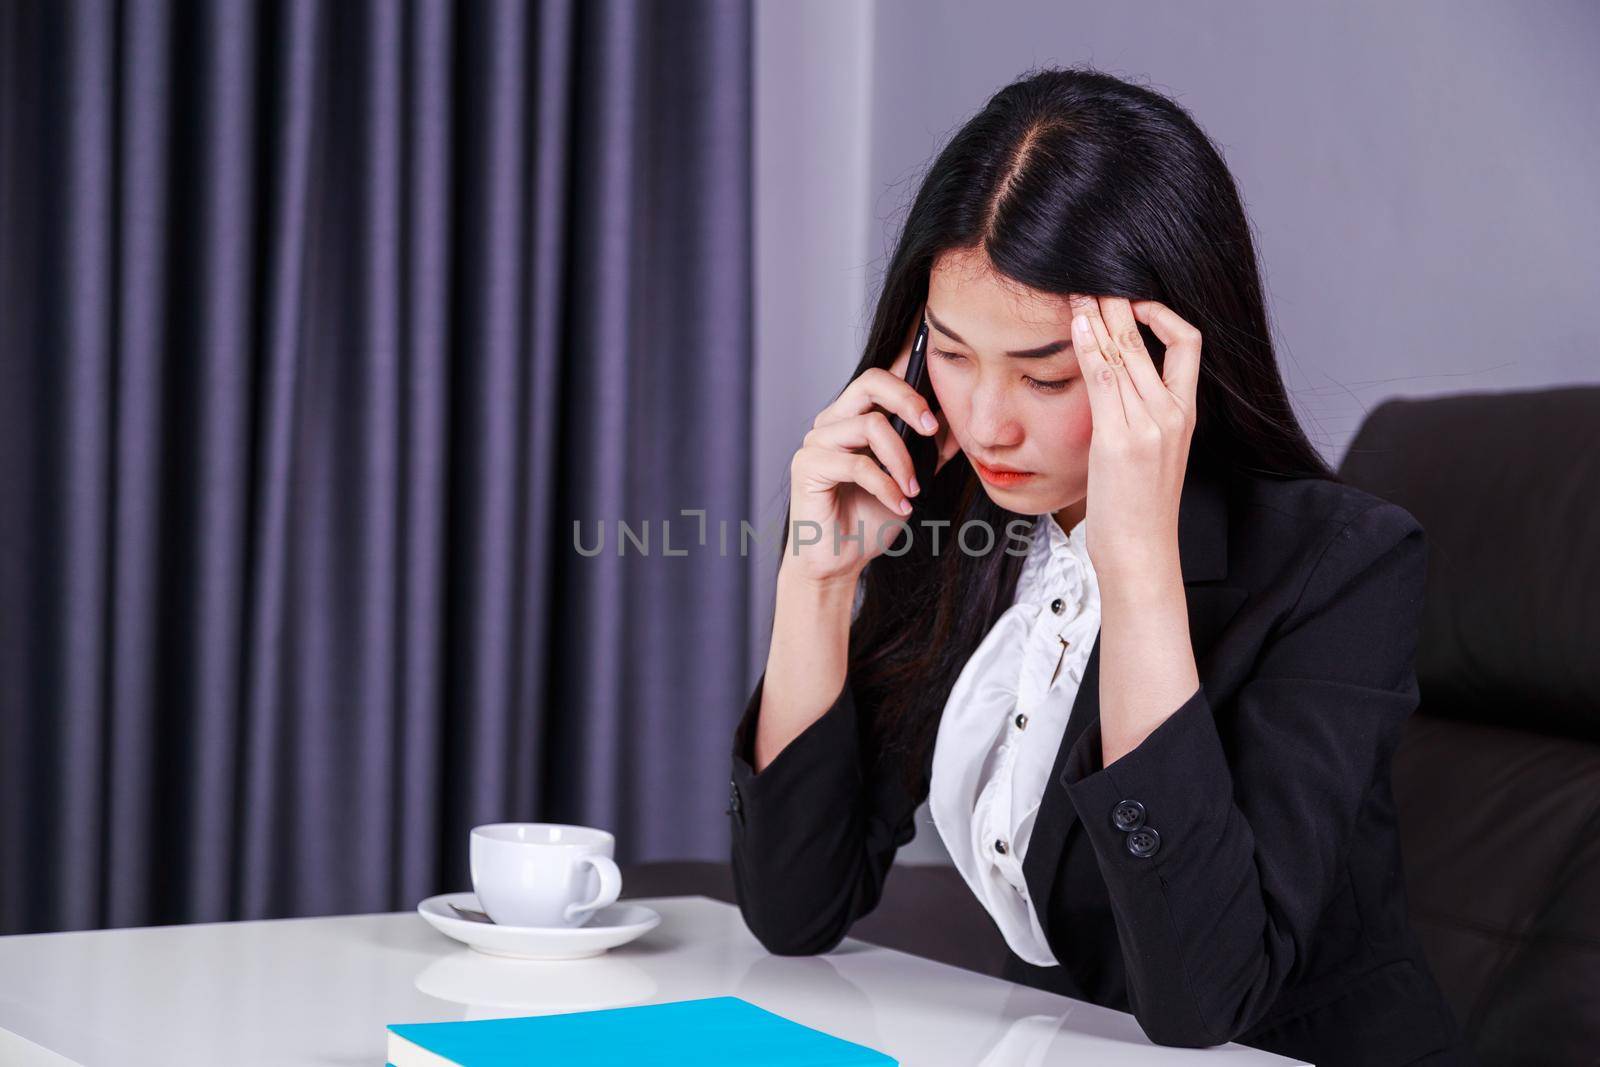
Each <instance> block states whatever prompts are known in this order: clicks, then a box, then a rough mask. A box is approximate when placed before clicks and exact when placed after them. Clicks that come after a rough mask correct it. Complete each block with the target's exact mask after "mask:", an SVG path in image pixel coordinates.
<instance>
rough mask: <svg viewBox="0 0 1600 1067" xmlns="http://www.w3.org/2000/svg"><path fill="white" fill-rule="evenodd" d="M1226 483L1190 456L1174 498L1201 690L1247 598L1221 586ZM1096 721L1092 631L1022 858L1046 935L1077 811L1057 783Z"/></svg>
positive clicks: (1240, 591) (1097, 689) (1097, 703)
mask: <svg viewBox="0 0 1600 1067" xmlns="http://www.w3.org/2000/svg"><path fill="white" fill-rule="evenodd" d="M1225 478H1226V476H1225V474H1224V473H1222V472H1221V471H1219V470H1217V469H1216V468H1214V467H1212V466H1211V465H1209V464H1204V463H1201V462H1199V461H1198V460H1196V459H1195V458H1194V457H1193V456H1191V460H1190V464H1189V468H1188V470H1187V471H1186V473H1185V475H1184V485H1183V490H1182V495H1181V497H1180V498H1179V501H1178V556H1179V562H1180V564H1181V567H1182V572H1183V590H1184V597H1185V599H1186V600H1187V602H1188V608H1189V638H1190V643H1191V644H1192V645H1193V647H1194V653H1195V665H1196V666H1197V667H1198V668H1199V672H1200V680H1201V684H1202V686H1203V685H1204V683H1205V679H1206V677H1207V676H1208V674H1209V673H1210V672H1209V671H1208V670H1207V660H1208V657H1207V653H1209V651H1210V650H1211V647H1212V645H1213V644H1214V643H1215V641H1216V638H1217V635H1218V634H1219V633H1220V632H1221V630H1222V628H1223V627H1224V626H1226V625H1227V623H1228V621H1229V620H1230V619H1232V618H1233V616H1234V614H1235V613H1236V612H1237V611H1238V610H1239V607H1240V606H1241V605H1242V604H1243V603H1244V601H1245V598H1246V597H1247V596H1248V594H1247V592H1246V591H1245V590H1244V589H1243V588H1241V587H1239V586H1232V585H1227V584H1225V583H1223V582H1222V581H1221V579H1223V578H1224V577H1226V575H1227V571H1228V499H1227V482H1226V480H1225ZM1099 717H1100V635H1099V634H1096V635H1095V639H1094V646H1093V647H1092V648H1091V649H1090V650H1089V659H1088V661H1087V662H1086V663H1085V664H1084V670H1083V681H1082V682H1081V683H1080V684H1079V686H1078V694H1077V697H1076V698H1075V699H1074V700H1073V703H1072V712H1071V714H1070V716H1069V717H1068V719H1067V729H1066V733H1065V734H1064V735H1063V736H1062V739H1061V746H1060V747H1059V748H1058V749H1057V750H1056V758H1055V764H1054V766H1053V767H1052V769H1051V771H1050V779H1049V781H1047V782H1046V783H1045V790H1044V796H1043V797H1042V798H1041V800H1040V802H1039V813H1038V816H1037V818H1036V820H1035V822H1034V827H1033V833H1032V835H1031V836H1030V837H1029V839H1028V850H1027V854H1026V856H1024V857H1023V861H1022V869H1023V876H1024V877H1025V878H1026V879H1027V883H1028V892H1029V894H1030V895H1031V896H1032V898H1033V901H1034V906H1035V907H1036V908H1038V909H1039V913H1038V914H1039V922H1040V925H1042V926H1043V927H1044V931H1045V934H1046V935H1047V936H1050V935H1052V934H1053V931H1052V930H1051V928H1050V919H1051V915H1050V913H1051V911H1052V909H1051V907H1050V901H1051V899H1052V894H1053V893H1054V890H1055V883H1056V873H1057V870H1058V869H1059V867H1060V865H1061V854H1062V852H1063V850H1064V849H1065V847H1066V841H1067V835H1068V834H1070V833H1072V832H1073V831H1074V830H1075V829H1076V823H1077V821H1078V813H1077V810H1076V809H1075V808H1074V807H1073V806H1072V801H1071V800H1070V799H1069V798H1068V796H1067V791H1066V788H1065V787H1064V786H1063V785H1062V783H1061V774H1062V772H1063V771H1064V770H1065V769H1066V762H1067V753H1069V752H1071V751H1072V746H1073V744H1074V743H1076V742H1077V740H1078V738H1079V737H1080V736H1081V735H1082V734H1083V731H1084V730H1086V729H1088V727H1089V724H1090V723H1091V722H1094V721H1095V720H1096V719H1098V718H1099ZM1108 817H1109V816H1108Z"/></svg>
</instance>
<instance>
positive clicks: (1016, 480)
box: [967, 456, 1033, 488]
mask: <svg viewBox="0 0 1600 1067" xmlns="http://www.w3.org/2000/svg"><path fill="white" fill-rule="evenodd" d="M967 458H968V459H971V460H972V469H973V470H975V471H977V472H978V477H980V478H982V479H983V480H984V481H986V482H988V483H989V484H990V485H994V486H999V487H1001V488H1009V487H1011V486H1015V485H1021V484H1022V483H1023V482H1025V481H1027V480H1028V479H1029V478H1032V477H1033V472H1032V471H1019V470H1014V469H1012V468H1009V467H991V466H989V465H988V464H986V463H984V462H982V461H981V460H978V459H976V458H974V457H971V456H969V457H967Z"/></svg>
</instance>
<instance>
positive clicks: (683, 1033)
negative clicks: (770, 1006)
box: [389, 997, 898, 1067]
mask: <svg viewBox="0 0 1600 1067" xmlns="http://www.w3.org/2000/svg"><path fill="white" fill-rule="evenodd" d="M719 1063H728V1064H742V1065H746V1067H895V1065H896V1064H897V1063H898V1061H897V1060H895V1059H893V1058H892V1057H890V1056H886V1055H884V1054H883V1053H881V1052H877V1051H874V1050H873V1049H870V1048H867V1047H866V1046H865V1045H858V1044H856V1043H855V1042H853V1041H846V1040H844V1039H843V1038H839V1037H834V1036H833V1035H832V1034H825V1033H823V1032H822V1031H821V1030H813V1029H812V1028H811V1027H809V1026H802V1025H801V1024H799V1023H797V1022H795V1021H794V1020H792V1019H785V1018H784V1017H783V1016H781V1015H776V1014H774V1013H772V1012H770V1011H767V1010H766V1009H765V1008H760V1007H757V1006H756V1005H754V1004H752V1003H750V1002H749V1001H748V1000H742V999H740V998H739V997H705V998H702V999H700V1000H675V1001H671V1002H669V1003H665V1004H640V1005H636V1006H634V1007H628V1008H606V1009H604V1010H602V1011H577V1012H568V1013H565V1014H560V1015H532V1016H524V1017H521V1018H516V1019H474V1020H472V1021H469V1022H451V1023H400V1024H396V1025H393V1026H390V1027H389V1064H390V1067H513V1065H515V1067H569V1065H576V1064H583V1065H584V1067H613V1065H615V1067H622V1065H623V1064H627V1065H629V1067H666V1065H668V1064H673V1065H681V1064H695V1065H696V1067H711V1065H714V1064H719Z"/></svg>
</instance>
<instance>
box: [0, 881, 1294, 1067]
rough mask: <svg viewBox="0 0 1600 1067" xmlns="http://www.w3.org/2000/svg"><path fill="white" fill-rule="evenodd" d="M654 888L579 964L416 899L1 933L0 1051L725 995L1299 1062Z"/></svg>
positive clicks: (324, 1039) (848, 1024)
mask: <svg viewBox="0 0 1600 1067" xmlns="http://www.w3.org/2000/svg"><path fill="white" fill-rule="evenodd" d="M640 902H641V903H644V904H648V905H649V906H650V907H653V908H655V909H656V910H657V911H659V912H660V913H661V925H659V926H657V927H656V928H655V929H654V930H652V931H650V932H649V933H648V934H646V935H644V937H642V938H640V939H639V940H637V941H634V942H633V943H631V944H628V945H624V946H622V947H621V948H616V949H612V950H611V951H610V952H607V953H605V954H604V955H602V956H599V957H595V958H592V959H586V960H568V961H564V962H528V961H521V960H505V959H496V958H493V957H489V956H484V955H480V954H479V953H476V952H474V951H472V950H471V949H467V948H464V947H463V946H461V945H459V944H457V943H456V942H454V941H451V940H449V939H448V938H446V937H444V936H443V935H442V934H439V933H436V932H434V930H433V929H431V928H430V927H429V926H428V925H427V924H426V923H424V922H423V921H422V919H421V918H419V917H418V916H417V915H415V914H414V913H411V912H399V913H394V914H387V915H347V916H334V917H330V918H320V919H278V920H274V921H270V922H242V923H205V924H195V925H188V926H152V927H140V928H136V929H123V930H97V931H85V932H82V933H60V934H28V935H19V936H15V937H0V1064H3V1065H5V1067H12V1065H17V1067H32V1065H50V1067H60V1065H63V1064H77V1065H82V1067H101V1065H104V1067H141V1065H145V1064H149V1065H161V1067H189V1065H194V1067H201V1065H204V1067H216V1065H219V1064H229V1065H240V1067H242V1065H244V1064H321V1065H328V1067H333V1065H338V1067H356V1065H363V1067H381V1065H382V1064H383V1053H384V1039H385V1035H384V1027H385V1026H386V1025H387V1024H389V1023H399V1022H428V1021H434V1020H440V1019H463V1018H466V1019H479V1018H490V1017H494V1016H503V1015H536V1014H542V1013H545V1012H558V1011H583V1010H586V1009H592V1008H610V1007H620V1006H623V1005H626V1004H644V1003H652V1002H656V1001H665V1000H687V999H690V998H694V997H708V996H721V995H724V994H731V995H733V996H739V997H743V998H744V999H746V1000H748V1001H751V1002H752V1003H754V1004H759V1005H760V1006H761V1007H763V1008H766V1009H768V1010H770V1011H774V1012H777V1013H778V1014H780V1015H785V1016H787V1017H789V1018H791V1019H794V1020H795V1021H797V1022H801V1023H804V1024H806V1025H807V1026H813V1027H816V1028H817V1029H819V1030H825V1031H827V1032H829V1033H832V1034H837V1035H838V1036H840V1037H843V1038H847V1039H849V1040H851V1041H858V1042H860V1043H862V1044H864V1045H869V1046H871V1047H873V1048H876V1049H879V1050H882V1051H884V1052H887V1053H889V1054H890V1055H892V1056H894V1057H896V1058H897V1059H898V1060H899V1061H900V1062H901V1063H902V1064H907V1065H917V1067H921V1065H943V1064H950V1065H960V1067H973V1065H984V1067H1034V1065H1043V1064H1074V1063H1083V1064H1096V1065H1102V1064H1103V1065H1116V1064H1194V1063H1201V1062H1204V1063H1206V1064H1210V1065H1213V1067H1224V1065H1234V1064H1288V1063H1292V1062H1295V1061H1292V1060H1286V1059H1283V1058H1282V1057H1278V1056H1271V1055H1268V1054H1266V1053H1263V1052H1258V1051H1256V1050H1254V1049H1248V1048H1245V1047H1243V1046H1240V1045H1228V1046H1224V1047H1222V1048H1216V1049H1207V1050H1194V1049H1173V1048H1161V1047H1159V1046H1156V1045H1152V1044H1150V1042H1149V1041H1148V1040H1147V1039H1146V1038H1145V1036H1144V1034H1143V1033H1142V1032H1141V1031H1140V1029H1139V1025H1138V1023H1137V1022H1136V1021H1135V1020H1134V1018H1133V1016H1131V1015H1126V1014H1123V1013H1121V1012H1116V1011H1111V1010H1109V1009H1106V1008H1101V1007H1098V1006H1096V1005H1093V1004H1087V1003H1083V1002H1081V1001H1075V1000H1069V999H1067V998H1065V997H1060V996H1056V995H1055V994H1052V993H1046V992H1043V991H1042V990H1037V989H1033V988H1030V987H1027V986H1021V985H1013V984H1011V983H1009V982H1004V981H1001V980H999V979H995V978H989V977H985V976H983V975H980V974H975V973H973V972H970V971H964V970H961V969H960V968H957V967H950V966H946V965H945V964H942V963H934V962H932V961H930V960H924V959H920V958H918V957H916V956H909V955H906V954H904V953H901V952H895V951H892V950H890V949H883V948H878V947H876V946H873V945H869V944H866V943H865V942H862V941H857V940H855V939H853V938H850V939H846V940H845V942H844V943H843V944H841V945H840V946H839V947H838V948H836V949H835V950H834V951H833V952H831V953H828V954H827V955H824V956H811V957H789V956H773V955H770V954H769V953H768V952H767V951H766V950H765V949H763V948H762V947H761V945H760V943H759V942H758V941H756V940H755V938H754V937H752V936H751V934H750V932H749V931H748V930H746V929H745V925H744V921H743V919H742V918H741V916H740V915H739V911H738V909H737V908H735V907H733V906H731V905H728V904H724V903H721V902H720V901H715V900H710V899H707V898H706V897H654V898H647V899H644V900H641V901H640Z"/></svg>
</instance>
